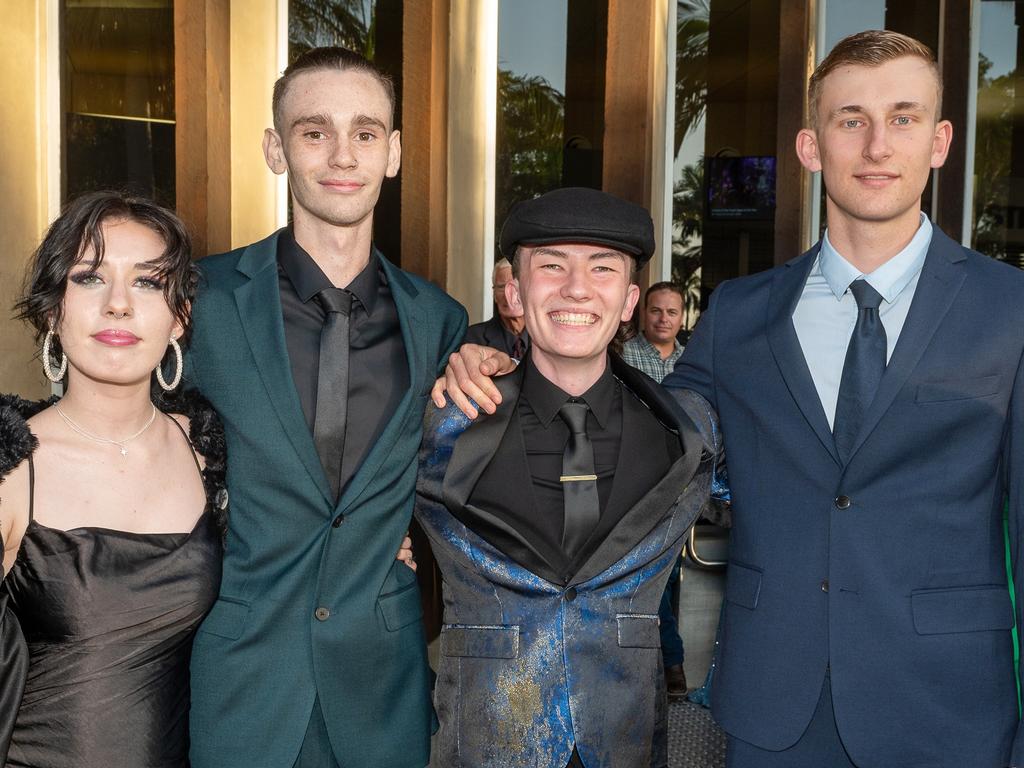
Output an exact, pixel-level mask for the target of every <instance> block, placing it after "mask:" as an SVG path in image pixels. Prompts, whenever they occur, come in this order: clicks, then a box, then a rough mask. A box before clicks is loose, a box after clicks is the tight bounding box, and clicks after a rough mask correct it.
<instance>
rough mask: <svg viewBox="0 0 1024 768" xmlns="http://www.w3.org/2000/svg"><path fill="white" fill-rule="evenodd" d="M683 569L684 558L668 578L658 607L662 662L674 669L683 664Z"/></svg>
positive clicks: (673, 567)
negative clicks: (680, 579)
mask: <svg viewBox="0 0 1024 768" xmlns="http://www.w3.org/2000/svg"><path fill="white" fill-rule="evenodd" d="M682 568H683V558H682V557H679V558H677V559H676V564H675V565H674V566H672V571H671V573H670V574H669V577H668V584H667V585H666V586H665V592H664V594H662V596H661V605H660V606H659V607H658V619H659V625H658V630H659V631H660V632H661V660H662V662H663V663H664V664H665V666H666V667H674V666H675V665H677V664H682V663H683V638H682V637H681V636H680V635H679V621H678V619H677V618H676V616H677V615H678V612H679V574H680V572H681V571H682Z"/></svg>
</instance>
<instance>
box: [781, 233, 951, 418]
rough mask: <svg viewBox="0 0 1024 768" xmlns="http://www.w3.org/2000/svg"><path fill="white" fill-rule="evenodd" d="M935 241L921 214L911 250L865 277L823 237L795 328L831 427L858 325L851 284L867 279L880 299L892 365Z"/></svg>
mask: <svg viewBox="0 0 1024 768" xmlns="http://www.w3.org/2000/svg"><path fill="white" fill-rule="evenodd" d="M931 242H932V224H931V222H930V221H928V218H927V217H926V216H925V215H924V214H923V213H922V214H921V226H919V227H918V229H917V233H916V234H915V235H914V238H913V239H912V240H911V241H910V242H909V243H908V244H907V247H906V248H904V249H903V250H902V251H900V252H899V253H897V254H896V255H895V256H893V257H892V258H891V259H889V260H888V261H887V262H885V264H883V265H882V266H880V267H879V268H878V269H876V270H875V271H874V272H872V273H871V274H869V275H865V274H863V273H861V272H859V271H858V270H857V268H856V267H854V266H853V265H852V264H850V262H848V261H847V260H846V259H844V258H843V256H842V255H841V254H840V253H839V252H838V251H837V250H836V249H835V248H834V247H833V246H832V243H831V242H829V239H828V232H827V231H826V232H825V237H824V238H823V240H822V243H821V250H820V251H819V253H818V257H817V258H816V259H815V261H814V266H813V267H812V268H811V272H810V274H809V275H808V276H807V282H806V284H805V285H804V290H803V293H802V294H800V300H799V301H798V302H797V305H796V310H795V311H794V312H793V326H794V327H795V328H796V335H797V338H798V339H799V340H800V348H801V349H802V350H803V353H804V359H805V360H807V367H808V368H810V370H811V378H812V379H813V380H814V386H815V388H816V389H817V390H818V397H819V398H820V399H821V406H822V408H824V409H825V416H826V417H827V418H828V424H829V426H830V427H831V426H832V423H833V420H834V419H835V415H836V402H837V401H838V400H839V382H840V380H841V379H842V376H843V363H844V362H845V361H846V348H847V347H848V346H849V344H850V337H851V336H852V335H853V327H854V325H856V324H857V301H856V300H855V299H854V298H853V294H852V293H850V291H849V287H850V283H852V282H853V281H854V280H857V279H859V278H864V279H865V280H867V281H868V284H869V285H870V286H871V287H872V288H874V289H875V290H876V291H878V292H879V293H880V294H881V295H882V304H881V306H880V307H879V308H878V315H879V317H880V318H881V320H882V325H883V326H884V327H885V338H886V351H885V360H886V362H887V363H888V361H889V359H890V358H891V357H892V351H893V349H895V347H896V342H897V341H898V340H899V338H900V331H902V330H903V323H904V322H905V321H906V319H907V312H909V311H910V304H911V302H912V301H913V300H914V292H915V291H916V290H917V280H918V278H919V277H920V276H921V267H923V266H924V258H925V256H926V255H927V254H928V246H929V245H931Z"/></svg>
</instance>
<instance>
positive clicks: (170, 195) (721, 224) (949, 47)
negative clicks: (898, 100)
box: [0, 0, 1024, 395]
mask: <svg viewBox="0 0 1024 768" xmlns="http://www.w3.org/2000/svg"><path fill="white" fill-rule="evenodd" d="M4 11H5V22H6V29H7V39H8V45H7V46H5V47H4V49H3V50H0V72H2V73H3V76H2V77H0V95H2V96H3V103H4V109H3V110H2V112H0V153H2V157H3V159H4V163H5V168H4V173H3V174H2V175H0V184H2V185H3V192H4V195H3V199H4V205H3V206H2V208H0V238H2V240H3V242H5V243H6V246H7V247H6V248H5V249H4V250H3V251H2V252H0V304H2V305H3V307H5V308H9V307H10V306H11V305H12V303H13V301H14V299H15V297H16V295H17V293H18V291H19V290H20V287H21V284H22V275H23V272H24V267H25V264H26V262H27V260H28V258H29V257H30V255H31V252H32V250H33V248H34V247H35V246H36V245H37V244H38V242H39V239H40V238H41V236H42V233H43V231H44V230H45V228H46V226H47V224H48V222H49V221H51V220H52V219H53V217H54V216H55V215H56V214H57V212H58V211H59V210H60V206H61V205H62V204H63V202H64V201H66V200H67V199H69V198H70V197H72V196H73V195H75V194H77V193H79V192H82V191H85V190H88V189H96V188H104V187H119V188H125V189H130V190H132V191H135V192H138V193H141V194H146V195H149V196H153V197H155V198H157V199H159V200H161V201H163V202H165V203H167V204H169V205H173V206H174V207H176V209H177V210H178V212H179V213H180V214H181V215H182V217H183V218H184V219H185V220H186V222H187V223H188V225H189V227H190V228H191V230H192V232H193V234H194V236H195V239H196V244H197V252H198V254H200V255H202V254H206V253H214V252H219V251H222V250H226V249H228V248H231V247H235V246H238V245H242V244H245V243H248V242H252V241H254V240H256V239H259V238H261V237H263V236H265V235H266V234H268V233H269V232H271V231H273V230H274V229H276V228H278V227H280V226H284V225H285V224H286V223H287V220H288V201H287V188H286V186H285V182H284V181H283V180H282V179H279V178H278V177H275V176H274V175H273V174H271V173H270V171H269V170H268V169H267V168H266V166H265V164H264V162H263V157H262V153H261V150H260V144H261V140H262V134H263V130H264V129H265V128H266V127H267V126H269V125H270V123H271V110H270V96H271V88H272V85H273V82H274V80H275V79H276V77H277V76H278V75H279V73H280V72H281V71H282V70H283V69H284V67H285V66H286V65H287V63H288V61H289V59H290V58H292V57H294V56H295V55H297V54H298V53H299V52H301V51H302V50H303V49H305V48H308V47H310V46H314V45H323V44H342V45H346V46H348V47H352V48H356V49H358V50H360V51H362V52H364V53H365V54H366V55H367V56H368V57H370V58H372V59H373V60H374V61H376V62H377V63H378V65H379V66H380V67H381V68H382V69H384V70H385V71H387V72H388V73H390V74H391V75H392V77H393V78H394V79H395V83H396V86H397V91H398V94H399V100H400V105H399V114H398V115H397V125H398V127H399V128H400V129H401V130H402V142H403V162H402V171H401V173H400V175H399V178H398V179H396V180H393V181H391V182H389V183H388V184H386V185H385V188H384V190H383V192H382V200H381V203H380V206H379V208H378V214H377V220H376V225H375V226H376V233H375V238H376V240H377V243H378V245H379V246H380V247H381V249H382V251H383V252H384V253H385V254H386V255H388V256H389V257H390V258H392V259H393V260H394V261H396V262H398V263H400V264H401V266H403V267H404V268H406V269H409V270H411V271H414V272H417V273H419V274H421V275H423V276H425V277H427V278H428V279H430V280H432V281H433V282H435V283H436V284H438V285H440V286H442V287H444V288H445V289H446V290H447V291H448V292H449V293H451V294H452V295H453V296H455V297H456V298H457V299H458V300H459V301H461V302H462V303H463V304H465V306H466V307H467V309H468V310H469V313H470V319H471V321H476V320H481V319H484V318H485V317H486V316H488V315H489V314H490V312H491V309H492V308H491V299H490V277H491V274H490V272H491V265H492V264H493V261H494V258H495V256H496V249H495V241H496V229H497V228H498V227H499V226H500V222H501V220H502V218H503V217H504V215H505V213H506V212H507V210H508V208H509V206H510V205H511V204H513V203H514V202H515V201H516V200H519V199H523V198H525V197H530V196H532V195H535V194H538V193H540V192H543V191H545V190H547V189H550V188H552V187H555V186H563V185H578V186H593V187H597V188H602V189H605V190H607V191H610V192H613V193H616V194H619V195H621V196H623V197H626V198H628V199H631V200H634V201H635V202H638V203H641V204H644V205H646V206H648V207H649V208H650V209H651V211H652V214H653V216H654V220H655V225H656V231H657V232H658V233H659V249H658V253H657V255H656V256H655V258H654V259H653V260H652V262H651V264H650V265H649V266H648V267H647V268H646V270H645V272H644V275H643V276H642V278H643V281H644V282H645V283H651V282H655V281H658V280H662V279H670V278H671V279H675V280H678V281H679V282H681V283H683V284H684V285H685V286H686V288H687V296H688V300H687V309H688V322H689V323H691V324H692V322H694V321H695V320H696V317H697V316H698V314H699V309H700V306H701V304H702V303H703V302H706V300H707V296H708V295H709V293H710V291H711V290H713V289H714V287H715V286H716V285H717V284H718V283H720V282H721V281H722V280H725V279H728V278H730V277H734V276H737V275H742V274H747V273H750V272H755V271H757V270H760V269H765V268H767V267H770V266H771V265H773V264H776V263H780V262H783V261H786V260H788V259H789V258H792V257H793V256H795V255H797V254H799V253H800V252H801V251H802V250H803V249H805V248H806V247H807V246H808V245H809V244H810V243H811V242H813V241H814V240H815V239H817V237H818V234H819V233H820V231H821V228H822V227H823V226H824V225H825V223H826V222H824V221H823V220H822V210H823V206H822V203H821V201H822V194H823V193H822V190H821V184H820V180H819V179H818V178H816V177H812V176H811V175H810V174H807V173H806V172H805V171H803V170H802V169H801V167H800V166H799V163H798V162H797V160H796V156H795V153H794V151H793V144H794V138H795V135H796V132H797V130H798V129H799V128H800V127H801V126H802V125H803V122H804V114H805V108H806V105H805V92H806V85H807V78H808V76H809V74H810V72H811V71H812V70H813V67H814V65H815V64H816V62H817V61H819V60H820V58H821V57H822V56H823V55H824V53H825V52H826V51H827V50H828V49H829V48H830V47H831V45H833V44H834V43H835V42H836V41H837V40H838V39H839V38H841V37H843V36H844V35H846V34H849V33H851V32H855V31H858V30H860V29H867V28H878V27H886V28H890V29H894V30H897V31H901V32H906V33H908V34H911V35H913V36H915V37H918V38H919V39H921V40H923V41H925V42H926V43H928V44H929V45H931V46H932V47H933V48H934V49H935V50H936V51H937V53H938V57H939V60H940V64H941V66H942V69H943V79H944V102H943V103H944V115H943V116H944V117H946V118H949V119H950V120H952V122H953V124H954V129H955V130H954V136H955V138H954V145H953V151H952V152H951V154H950V158H949V160H948V161H947V163H946V166H945V167H944V168H943V169H941V170H939V171H936V172H935V174H934V176H933V179H932V182H931V184H930V186H929V189H928V190H927V191H926V194H925V208H926V210H927V211H928V212H929V214H930V215H931V216H932V217H933V218H934V219H935V221H936V222H937V223H938V224H939V225H940V226H941V227H942V228H943V229H945V230H946V232H948V233H949V234H950V235H951V236H953V237H954V238H957V239H960V240H961V241H962V242H964V243H965V244H967V245H971V246H972V247H976V248H978V249H979V250H982V251H983V252H985V253H988V254H989V255H991V256H992V257H994V258H1000V259H1005V260H1007V261H1010V262H1012V263H1015V264H1018V265H1021V263H1022V253H1024V104H1022V103H1021V102H1024V88H1022V89H1021V90H1020V92H1019V93H1018V91H1017V89H1016V85H1017V80H1018V77H1019V75H1018V72H1017V69H1018V60H1019V59H1024V38H1022V37H1021V26H1020V24H1019V22H1020V21H1021V19H1022V17H1024V2H1021V1H1020V0H888V1H886V0H17V2H10V3H6V4H5V5H4ZM1020 74H1024V68H1021V73H1020ZM1018 96H1020V99H1019V100H1018V98H1017V97H1018ZM1018 203H1020V205H1018ZM0 327H2V333H0V390H3V391H12V390H13V391H17V392H21V393H23V394H26V395H41V394H44V393H46V392H47V391H48V389H49V384H48V382H46V381H45V379H44V378H43V376H42V373H41V370H40V366H39V365H38V364H37V361H36V360H35V355H36V354H37V350H36V349H35V345H34V343H33V342H32V340H31V338H30V335H29V333H28V330H27V329H26V328H24V327H23V326H22V325H21V324H20V323H18V322H17V321H15V320H12V319H9V312H8V311H6V310H5V312H4V313H0Z"/></svg>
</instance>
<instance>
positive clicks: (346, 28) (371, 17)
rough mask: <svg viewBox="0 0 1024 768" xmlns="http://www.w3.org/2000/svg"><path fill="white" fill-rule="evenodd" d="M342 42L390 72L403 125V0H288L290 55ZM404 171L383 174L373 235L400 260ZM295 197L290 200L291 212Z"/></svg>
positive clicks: (397, 120)
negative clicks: (389, 175)
mask: <svg viewBox="0 0 1024 768" xmlns="http://www.w3.org/2000/svg"><path fill="white" fill-rule="evenodd" d="M333 45H336V46H341V47H342V48H348V49H349V50H351V51H355V52H356V53H359V54H361V55H362V56H364V57H365V58H367V59H369V60H370V61H372V62H373V63H374V64H375V65H376V66H377V67H379V68H380V70H381V71H382V72H384V73H385V74H387V75H389V76H390V77H391V81H392V83H394V86H395V125H394V127H395V128H396V129H401V126H402V0H288V61H289V63H291V62H293V61H295V59H297V58H298V57H299V56H300V55H302V54H303V53H305V52H306V51H308V50H310V49H311V48H319V47H323V46H333ZM400 179H401V176H399V177H397V178H395V179H385V180H384V184H383V185H382V186H381V190H380V198H379V200H378V201H377V207H376V209H375V210H374V217H373V240H374V243H375V244H376V246H377V247H378V248H380V250H381V252H382V253H383V254H384V255H385V256H387V258H388V259H389V260H391V261H392V262H394V263H395V264H398V265H401V263H402V260H401V246H402V228H401V224H400V222H401V215H402V211H401V204H402V192H401V190H402V187H401V181H400ZM290 210H291V202H290V201H289V218H291V215H290Z"/></svg>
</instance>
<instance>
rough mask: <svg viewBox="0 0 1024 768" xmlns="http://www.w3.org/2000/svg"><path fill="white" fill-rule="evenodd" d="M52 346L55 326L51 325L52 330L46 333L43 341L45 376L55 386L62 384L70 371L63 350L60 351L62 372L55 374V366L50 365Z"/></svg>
mask: <svg viewBox="0 0 1024 768" xmlns="http://www.w3.org/2000/svg"><path fill="white" fill-rule="evenodd" d="M52 346H53V326H52V325H51V326H50V330H48V331H47V332H46V337H45V338H44V339H43V354H42V358H43V374H45V376H46V378H48V379H49V380H50V381H52V382H53V383H54V384H60V383H61V382H62V381H63V380H64V374H65V373H67V371H68V356H67V355H65V354H64V350H63V349H62V350H61V351H60V370H58V371H57V372H56V373H54V372H53V366H52V365H51V364H50V349H51V347H52Z"/></svg>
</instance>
